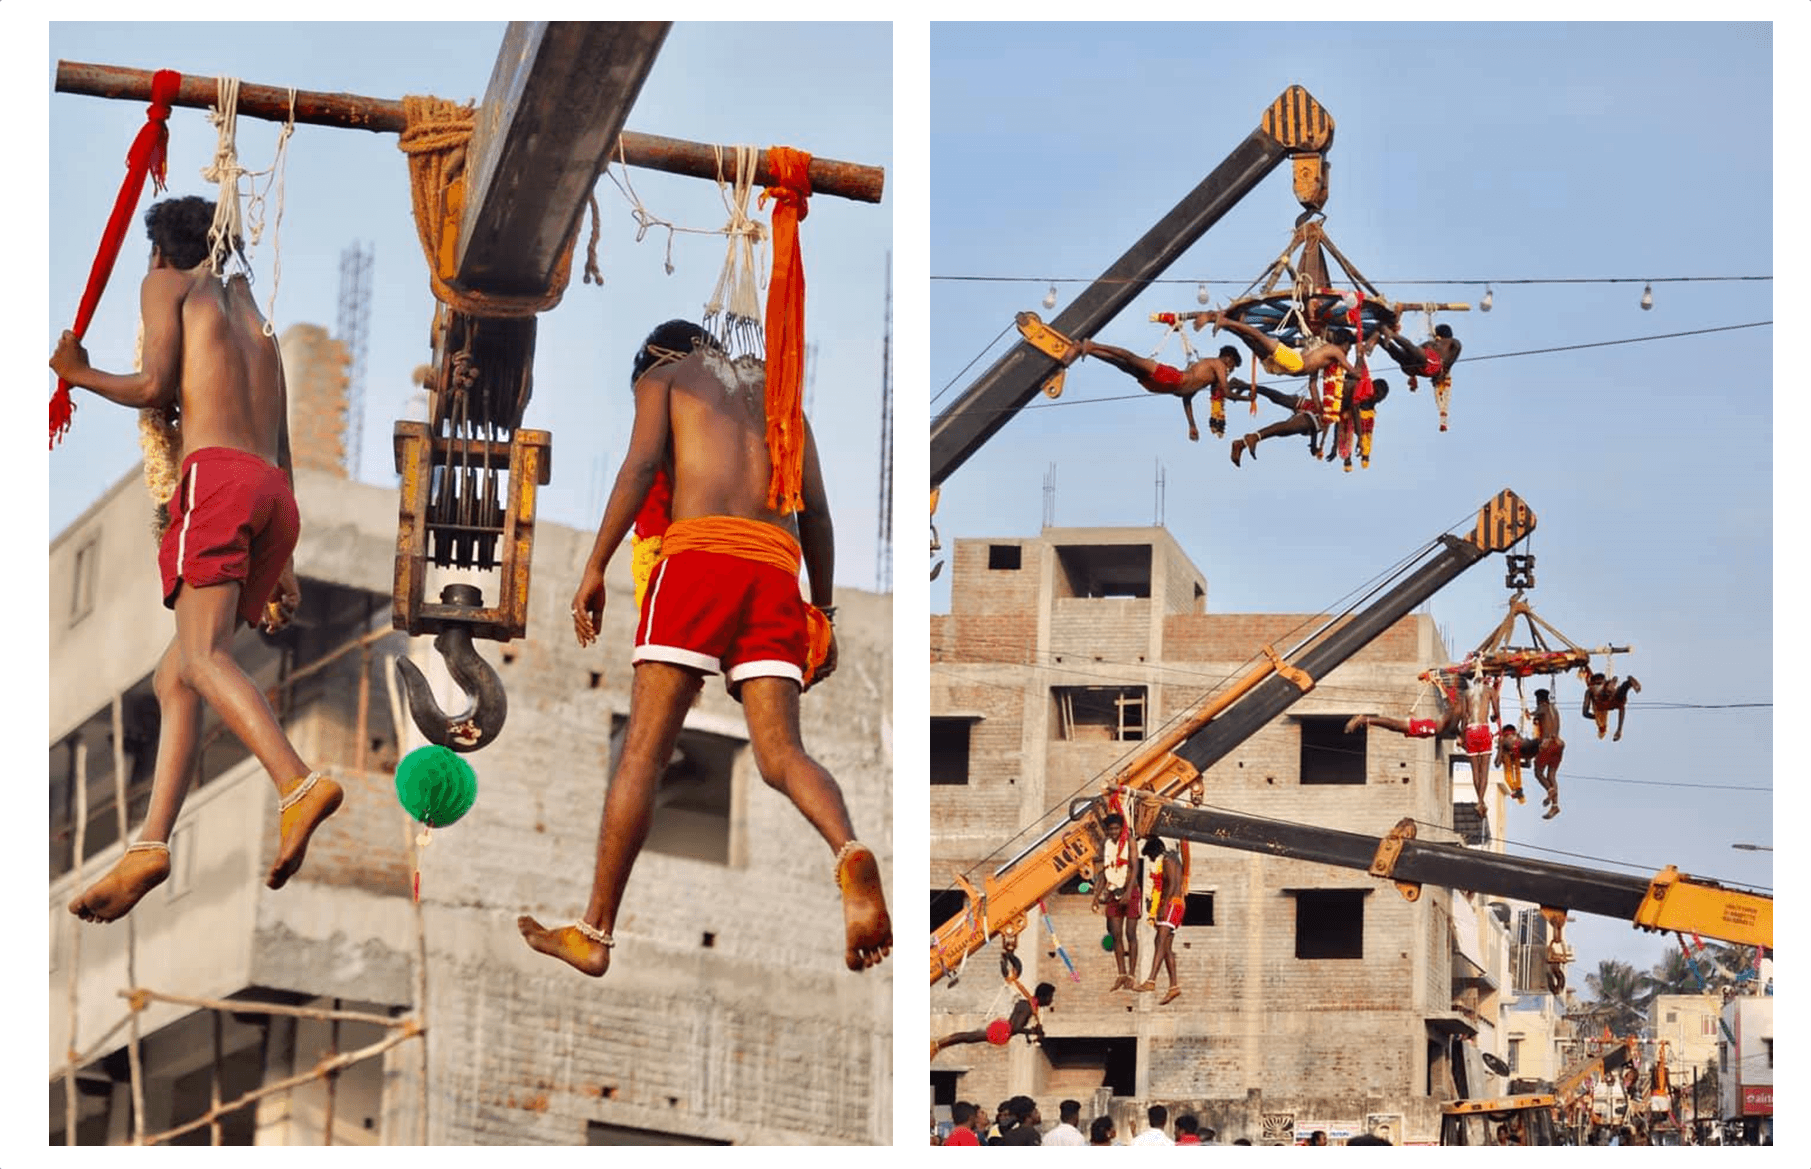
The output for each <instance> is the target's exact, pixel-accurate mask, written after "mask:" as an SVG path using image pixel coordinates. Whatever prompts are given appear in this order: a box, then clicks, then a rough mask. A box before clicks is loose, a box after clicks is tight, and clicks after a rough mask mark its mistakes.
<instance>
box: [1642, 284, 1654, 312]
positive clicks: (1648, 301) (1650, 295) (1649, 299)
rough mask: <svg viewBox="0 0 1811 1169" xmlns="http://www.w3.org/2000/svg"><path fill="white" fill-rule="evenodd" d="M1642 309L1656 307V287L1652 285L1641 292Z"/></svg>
mask: <svg viewBox="0 0 1811 1169" xmlns="http://www.w3.org/2000/svg"><path fill="white" fill-rule="evenodd" d="M1641 307H1642V308H1643V309H1651V308H1653V307H1654V286H1653V285H1652V284H1650V285H1648V286H1647V287H1645V288H1643V289H1642V290H1641Z"/></svg>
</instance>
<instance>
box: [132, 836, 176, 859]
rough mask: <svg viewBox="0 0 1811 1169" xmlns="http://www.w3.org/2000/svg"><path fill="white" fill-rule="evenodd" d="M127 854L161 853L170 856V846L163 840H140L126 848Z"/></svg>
mask: <svg viewBox="0 0 1811 1169" xmlns="http://www.w3.org/2000/svg"><path fill="white" fill-rule="evenodd" d="M126 851H127V852H161V853H163V854H164V855H165V856H169V855H170V846H169V845H167V844H165V843H164V842H163V841H161V840H140V841H137V842H136V843H133V844H128V845H127V846H126Z"/></svg>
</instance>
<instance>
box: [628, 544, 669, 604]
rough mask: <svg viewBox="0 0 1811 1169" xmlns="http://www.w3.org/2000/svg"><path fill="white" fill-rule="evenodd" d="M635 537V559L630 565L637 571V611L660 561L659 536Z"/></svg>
mask: <svg viewBox="0 0 1811 1169" xmlns="http://www.w3.org/2000/svg"><path fill="white" fill-rule="evenodd" d="M632 539H633V545H632V547H633V550H634V560H633V561H632V562H631V564H630V567H631V568H632V569H633V570H634V572H635V611H636V612H638V613H639V612H640V611H641V600H642V598H643V597H645V596H647V595H648V579H649V578H650V577H652V576H653V575H654V566H655V565H656V564H659V563H660V545H661V539H660V537H659V536H649V537H647V538H646V539H644V538H642V537H640V536H635V537H633V538H632Z"/></svg>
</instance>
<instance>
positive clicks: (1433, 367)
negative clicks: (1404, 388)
mask: <svg viewBox="0 0 1811 1169" xmlns="http://www.w3.org/2000/svg"><path fill="white" fill-rule="evenodd" d="M1383 347H1384V348H1385V349H1386V350H1388V351H1389V354H1390V356H1391V357H1394V358H1395V359H1396V364H1397V365H1399V366H1401V367H1402V372H1403V373H1406V374H1408V375H1409V391H1410V392H1411V393H1413V392H1414V389H1415V379H1416V378H1418V377H1425V378H1432V379H1433V382H1434V404H1435V405H1437V406H1439V407H1440V429H1441V430H1445V429H1446V407H1447V403H1448V401H1449V400H1450V397H1451V394H1452V388H1453V366H1454V365H1457V364H1458V362H1459V351H1460V350H1461V349H1462V348H1464V346H1462V345H1460V344H1459V339H1458V338H1457V337H1455V336H1453V327H1452V326H1451V325H1435V326H1434V336H1433V339H1432V340H1430V341H1426V342H1423V343H1422V344H1420V345H1415V344H1413V343H1411V342H1410V341H1409V340H1408V339H1407V338H1405V337H1404V336H1403V335H1402V334H1401V333H1398V332H1396V331H1394V330H1390V331H1388V332H1385V333H1384V334H1383Z"/></svg>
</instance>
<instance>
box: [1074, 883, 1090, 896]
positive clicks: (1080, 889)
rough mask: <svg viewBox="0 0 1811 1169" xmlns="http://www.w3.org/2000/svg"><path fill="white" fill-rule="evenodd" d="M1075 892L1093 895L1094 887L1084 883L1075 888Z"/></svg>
mask: <svg viewBox="0 0 1811 1169" xmlns="http://www.w3.org/2000/svg"><path fill="white" fill-rule="evenodd" d="M1075 891H1076V892H1077V893H1092V892H1094V886H1093V885H1092V884H1090V883H1089V882H1087V881H1083V882H1082V883H1081V884H1079V885H1077V886H1076V887H1075Z"/></svg>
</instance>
